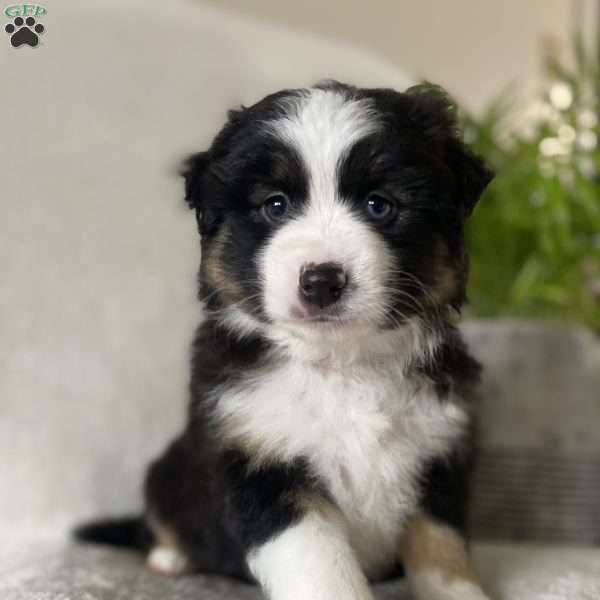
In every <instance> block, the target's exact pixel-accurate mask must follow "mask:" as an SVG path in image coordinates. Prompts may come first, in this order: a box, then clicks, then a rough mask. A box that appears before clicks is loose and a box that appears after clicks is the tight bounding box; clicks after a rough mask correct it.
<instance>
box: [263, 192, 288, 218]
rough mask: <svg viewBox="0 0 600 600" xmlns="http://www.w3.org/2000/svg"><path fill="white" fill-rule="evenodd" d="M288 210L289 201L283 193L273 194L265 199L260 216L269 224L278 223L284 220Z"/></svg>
mask: <svg viewBox="0 0 600 600" xmlns="http://www.w3.org/2000/svg"><path fill="white" fill-rule="evenodd" d="M289 208H290V199H289V198H288V197H287V196H286V195H285V194H284V193H283V192H273V193H271V194H269V195H268V196H267V197H266V199H265V201H264V203H263V205H262V214H263V217H264V218H265V220H266V221H268V222H269V223H278V222H280V221H282V220H283V219H284V218H285V216H286V215H287V213H288V211H289Z"/></svg>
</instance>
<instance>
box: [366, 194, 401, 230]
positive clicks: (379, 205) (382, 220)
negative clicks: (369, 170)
mask: <svg viewBox="0 0 600 600" xmlns="http://www.w3.org/2000/svg"><path fill="white" fill-rule="evenodd" d="M365 209H366V211H367V215H368V216H369V218H370V219H371V221H374V222H375V223H378V224H380V225H383V224H386V223H389V222H390V221H392V219H393V218H394V217H395V216H396V212H397V206H396V203H395V202H394V201H393V200H391V199H390V198H388V197H387V196H385V195H384V194H382V193H381V192H371V193H370V194H369V195H368V196H367V200H366V203H365Z"/></svg>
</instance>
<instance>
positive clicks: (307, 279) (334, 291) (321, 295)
mask: <svg viewBox="0 0 600 600" xmlns="http://www.w3.org/2000/svg"><path fill="white" fill-rule="evenodd" d="M347 282H348V278H347V277H346V273H345V272H344V269H342V268H341V267H340V265H338V264H336V263H321V264H320V265H307V266H306V267H303V268H302V270H301V271H300V283H299V288H300V297H301V298H302V299H303V300H304V301H305V302H308V303H309V304H316V305H317V306H319V307H320V308H325V307H326V306H329V305H330V304H333V303H334V302H336V301H337V300H339V298H340V296H341V295H342V291H343V289H344V288H345V287H346V283H347Z"/></svg>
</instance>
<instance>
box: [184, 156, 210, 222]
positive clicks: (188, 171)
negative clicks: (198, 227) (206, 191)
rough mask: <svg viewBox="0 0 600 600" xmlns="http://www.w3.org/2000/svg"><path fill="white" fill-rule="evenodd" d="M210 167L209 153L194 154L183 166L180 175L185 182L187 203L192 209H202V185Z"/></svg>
mask: <svg viewBox="0 0 600 600" xmlns="http://www.w3.org/2000/svg"><path fill="white" fill-rule="evenodd" d="M207 167H208V152H198V153H197V154H192V156H190V157H189V158H188V159H187V160H186V161H185V162H184V163H183V165H182V167H181V170H180V174H181V176H182V177H183V179H184V182H185V196H184V198H185V201H186V202H187V204H188V206H189V207H190V208H195V209H196V210H201V209H202V183H203V179H204V175H205V173H206V169H207Z"/></svg>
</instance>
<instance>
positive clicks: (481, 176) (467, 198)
mask: <svg viewBox="0 0 600 600" xmlns="http://www.w3.org/2000/svg"><path fill="white" fill-rule="evenodd" d="M455 143H456V148H455V149H454V150H451V152H453V153H454V155H455V156H454V157H453V158H451V163H454V167H453V168H454V171H455V174H456V176H457V181H458V185H459V196H460V198H461V201H462V203H463V210H464V216H465V217H468V216H469V215H470V214H471V213H472V212H473V208H474V207H475V204H477V201H478V200H479V198H480V196H481V194H482V193H483V191H484V190H485V188H486V187H487V186H488V184H489V183H490V182H491V181H492V179H494V172H493V171H492V170H491V169H490V168H489V167H488V166H487V165H486V164H485V162H484V161H483V159H482V158H481V157H480V156H477V155H476V154H475V153H474V152H473V151H472V150H471V149H470V148H469V147H468V146H467V145H466V144H465V143H464V142H463V141H461V140H456V142H455Z"/></svg>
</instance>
